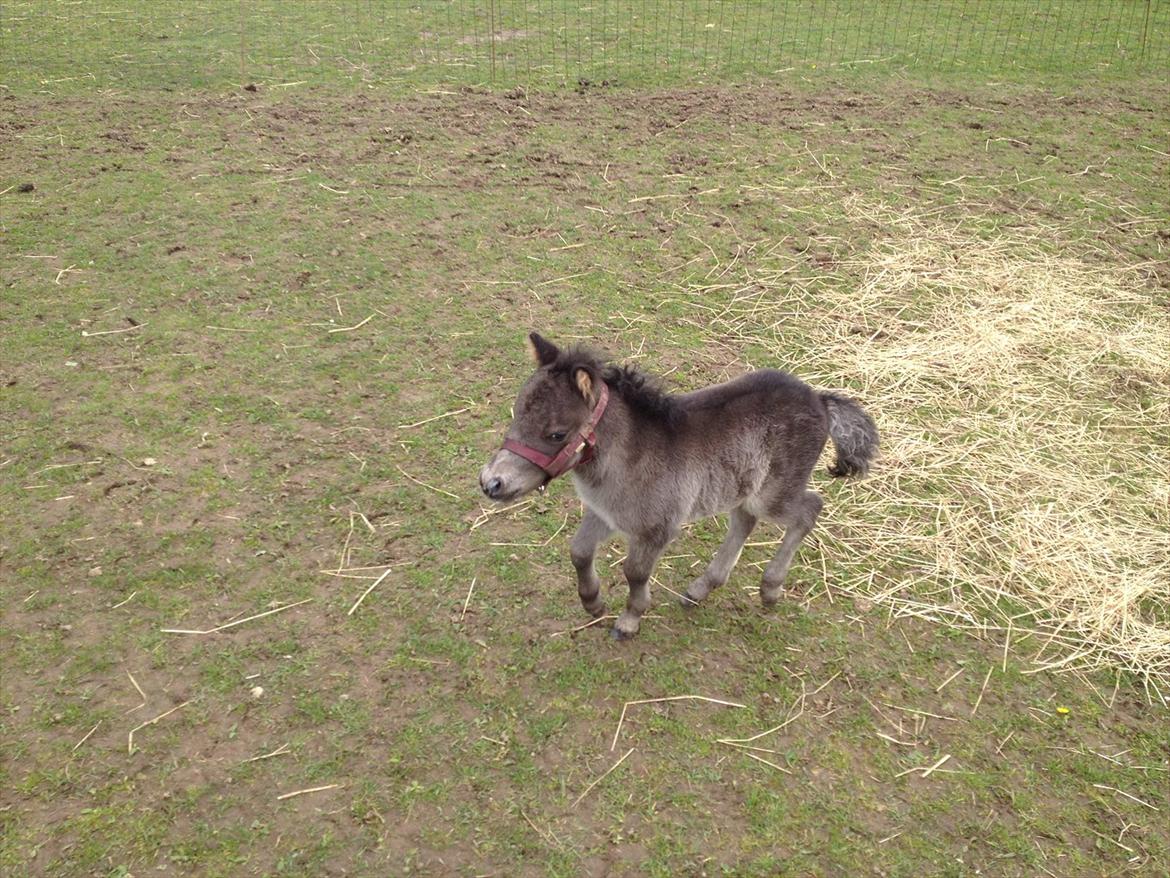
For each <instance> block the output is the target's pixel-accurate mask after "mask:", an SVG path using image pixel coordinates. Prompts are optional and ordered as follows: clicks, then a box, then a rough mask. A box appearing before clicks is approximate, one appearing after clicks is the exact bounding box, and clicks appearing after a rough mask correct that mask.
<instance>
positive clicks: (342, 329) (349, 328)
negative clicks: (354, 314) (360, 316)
mask: <svg viewBox="0 0 1170 878" xmlns="http://www.w3.org/2000/svg"><path fill="white" fill-rule="evenodd" d="M376 316H377V315H376V314H371V315H370V316H369V317H367V318H366V319H365V320H363V321H361V322H360V323H355V324H354V325H353V326H335V327H334V328H333V329H330V330H329V333H328V334H332V333H334V332H353V331H354V330H355V329H361V328H362V327H363V326H365V325H366V324H367V323H369V322H370V321H371V320H373V319H374V318H375V317H376Z"/></svg>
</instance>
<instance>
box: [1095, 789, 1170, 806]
mask: <svg viewBox="0 0 1170 878" xmlns="http://www.w3.org/2000/svg"><path fill="white" fill-rule="evenodd" d="M1093 786H1095V787H1096V788H1097V789H1099V790H1109V791H1110V792H1113V793H1118V794H1120V795H1122V796H1125V797H1126V798H1127V799H1130V800H1132V801H1134V802H1137V803H1138V804H1139V805H1143V806H1145V807H1146V808H1149V809H1150V810H1151V811H1161V810H1162V809H1161V808H1158V807H1157V806H1155V805H1151V804H1150V803H1149V802H1146V801H1144V800H1142V799H1139V798H1138V797H1137V796H1133V795H1130V794H1129V793H1127V792H1126V791H1125V790H1119V789H1118V788H1117V787H1107V786H1105V784H1103V783H1095V784H1093Z"/></svg>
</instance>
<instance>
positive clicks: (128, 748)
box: [126, 701, 191, 756]
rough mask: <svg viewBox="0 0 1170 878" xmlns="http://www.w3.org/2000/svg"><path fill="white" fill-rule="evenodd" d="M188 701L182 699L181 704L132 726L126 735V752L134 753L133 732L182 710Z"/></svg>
mask: <svg viewBox="0 0 1170 878" xmlns="http://www.w3.org/2000/svg"><path fill="white" fill-rule="evenodd" d="M190 703H191V702H190V701H184V702H183V703H182V704H180V705H178V706H176V707H172V708H171V709H170V710H168V711H165V712H164V713H160V714H159V715H158V716H156V717H155V718H154V719H148V720H147V721H146V722H144V723H141V724H140V725H136V726H135V727H134V728H132V729H131V730H130V734H129V735H127V736H126V752H127V753H129V754H130V755H131V756H133V755H134V733H135V732H137V731H141V730H142V729H145V728H146V727H147V726H153V725H154V724H155V723H156V722H158V721H159V720H160V719H165V718H166V717H168V716H170V715H171V714H172V713H174V712H175V711H176V710H182V709H183V708H184V707H186V706H187V705H188V704H190Z"/></svg>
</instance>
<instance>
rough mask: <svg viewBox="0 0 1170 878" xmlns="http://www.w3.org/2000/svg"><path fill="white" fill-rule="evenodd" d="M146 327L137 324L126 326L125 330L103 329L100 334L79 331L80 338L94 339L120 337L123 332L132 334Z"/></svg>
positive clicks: (143, 324)
mask: <svg viewBox="0 0 1170 878" xmlns="http://www.w3.org/2000/svg"><path fill="white" fill-rule="evenodd" d="M146 325H147V324H145V323H137V324H135V325H134V326H127V327H126V328H125V329H103V330H102V331H101V332H87V331H86V330H84V329H83V330H81V337H82V338H96V337H97V336H99V335H121V334H122V333H123V332H134V330H136V329H142V327H144V326H146Z"/></svg>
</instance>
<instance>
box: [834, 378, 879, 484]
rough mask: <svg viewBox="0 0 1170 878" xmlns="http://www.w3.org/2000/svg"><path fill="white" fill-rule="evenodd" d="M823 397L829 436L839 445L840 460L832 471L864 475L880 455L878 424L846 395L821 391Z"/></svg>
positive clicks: (836, 473) (847, 474) (849, 474)
mask: <svg viewBox="0 0 1170 878" xmlns="http://www.w3.org/2000/svg"><path fill="white" fill-rule="evenodd" d="M821 400H822V401H823V402H824V403H825V410H826V411H827V412H828V413H829V436H831V437H832V439H833V444H834V445H835V446H836V447H837V462H836V463H834V464H833V465H832V466H831V467H829V472H830V473H831V474H832V475H834V476H853V475H860V476H864V475H865V474H866V473H868V472H869V465H870V464H871V463H872V462H873V459H874V457H876V456H877V450H878V431H877V425H876V424H874V422H873V418H871V417H870V416H869V415H867V414H866V413H865V409H863V408H862V407H861V406H860V405H858V404H857V402H856V401H854V400H852V399H850V398H849V397H847V396H838V395H837V394H835V393H822V394H821Z"/></svg>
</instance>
